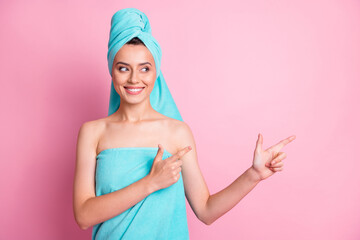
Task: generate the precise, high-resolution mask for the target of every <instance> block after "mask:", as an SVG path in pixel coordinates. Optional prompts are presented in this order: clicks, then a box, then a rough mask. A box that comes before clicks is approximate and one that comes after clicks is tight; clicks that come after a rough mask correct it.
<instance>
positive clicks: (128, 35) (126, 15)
mask: <svg viewBox="0 0 360 240" xmlns="http://www.w3.org/2000/svg"><path fill="white" fill-rule="evenodd" d="M134 37H138V38H140V39H141V40H142V41H143V42H144V44H145V45H146V47H147V48H148V49H149V51H150V52H151V54H152V56H153V58H154V62H155V66H156V81H155V84H154V88H153V90H152V92H151V93H150V103H151V106H152V107H153V108H154V109H155V110H156V111H158V112H160V113H162V114H164V115H165V116H167V117H171V118H175V119H177V120H180V121H183V119H182V117H181V115H180V113H179V110H178V108H177V106H176V104H175V101H174V99H173V97H172V95H171V93H170V90H169V88H168V86H167V84H166V82H165V79H164V76H163V74H162V72H161V69H160V65H161V55H162V52H161V47H160V45H159V43H158V41H157V40H156V39H155V38H154V37H153V36H152V34H151V27H150V22H149V20H148V18H147V16H146V15H145V14H144V13H143V12H141V11H140V10H138V9H136V8H125V9H121V10H119V11H117V12H116V13H115V14H114V15H113V16H112V18H111V29H110V38H109V43H108V54H107V59H108V68H109V72H110V76H111V75H112V66H113V63H114V58H115V55H116V53H117V52H118V51H119V50H120V48H121V47H122V46H123V45H124V44H125V43H127V42H128V41H129V40H131V39H132V38H134ZM119 106H120V96H119V94H118V93H117V92H116V90H115V88H114V84H113V82H112V81H111V90H110V104H109V112H108V115H111V114H113V113H114V112H116V110H118V108H119Z"/></svg>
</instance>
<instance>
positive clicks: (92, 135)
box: [78, 119, 106, 151]
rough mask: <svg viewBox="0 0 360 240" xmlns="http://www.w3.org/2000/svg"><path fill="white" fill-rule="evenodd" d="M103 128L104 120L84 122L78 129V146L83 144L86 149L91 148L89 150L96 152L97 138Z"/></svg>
mask: <svg viewBox="0 0 360 240" xmlns="http://www.w3.org/2000/svg"><path fill="white" fill-rule="evenodd" d="M105 126H106V121H105V120H104V119H98V120H91V121H87V122H84V123H83V124H82V125H81V127H80V129H79V135H78V144H81V145H83V144H84V145H86V146H87V147H91V149H89V150H94V151H96V148H97V144H98V139H99V136H100V135H101V133H102V131H103V129H104V128H105Z"/></svg>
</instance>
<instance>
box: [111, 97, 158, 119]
mask: <svg viewBox="0 0 360 240" xmlns="http://www.w3.org/2000/svg"><path fill="white" fill-rule="evenodd" d="M154 113H156V111H155V109H153V107H152V106H151V104H150V99H149V98H148V99H147V100H146V101H143V102H141V103H136V104H132V103H129V102H125V101H120V106H119V109H118V110H117V111H116V112H115V113H114V115H115V116H116V119H117V120H118V121H122V122H129V123H137V122H141V121H144V120H147V119H150V118H153V117H154Z"/></svg>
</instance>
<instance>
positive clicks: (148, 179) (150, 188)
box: [144, 175, 156, 194]
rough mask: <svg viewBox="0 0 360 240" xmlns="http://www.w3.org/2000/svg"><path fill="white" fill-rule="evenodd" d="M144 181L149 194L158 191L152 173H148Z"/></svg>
mask: <svg viewBox="0 0 360 240" xmlns="http://www.w3.org/2000/svg"><path fill="white" fill-rule="evenodd" d="M144 181H145V188H146V192H147V193H148V194H151V193H153V192H155V191H156V188H155V186H154V184H153V183H152V181H151V177H150V175H147V176H146V177H144Z"/></svg>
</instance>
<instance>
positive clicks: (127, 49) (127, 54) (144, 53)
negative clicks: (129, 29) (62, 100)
mask: <svg viewBox="0 0 360 240" xmlns="http://www.w3.org/2000/svg"><path fill="white" fill-rule="evenodd" d="M115 60H116V61H120V60H121V61H125V62H128V63H136V62H144V61H148V62H151V63H154V58H153V56H152V54H151V52H150V51H149V49H148V48H147V47H146V46H144V45H142V44H141V45H131V44H124V45H123V46H122V47H121V48H120V50H119V51H118V52H117V53H116V55H115Z"/></svg>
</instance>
